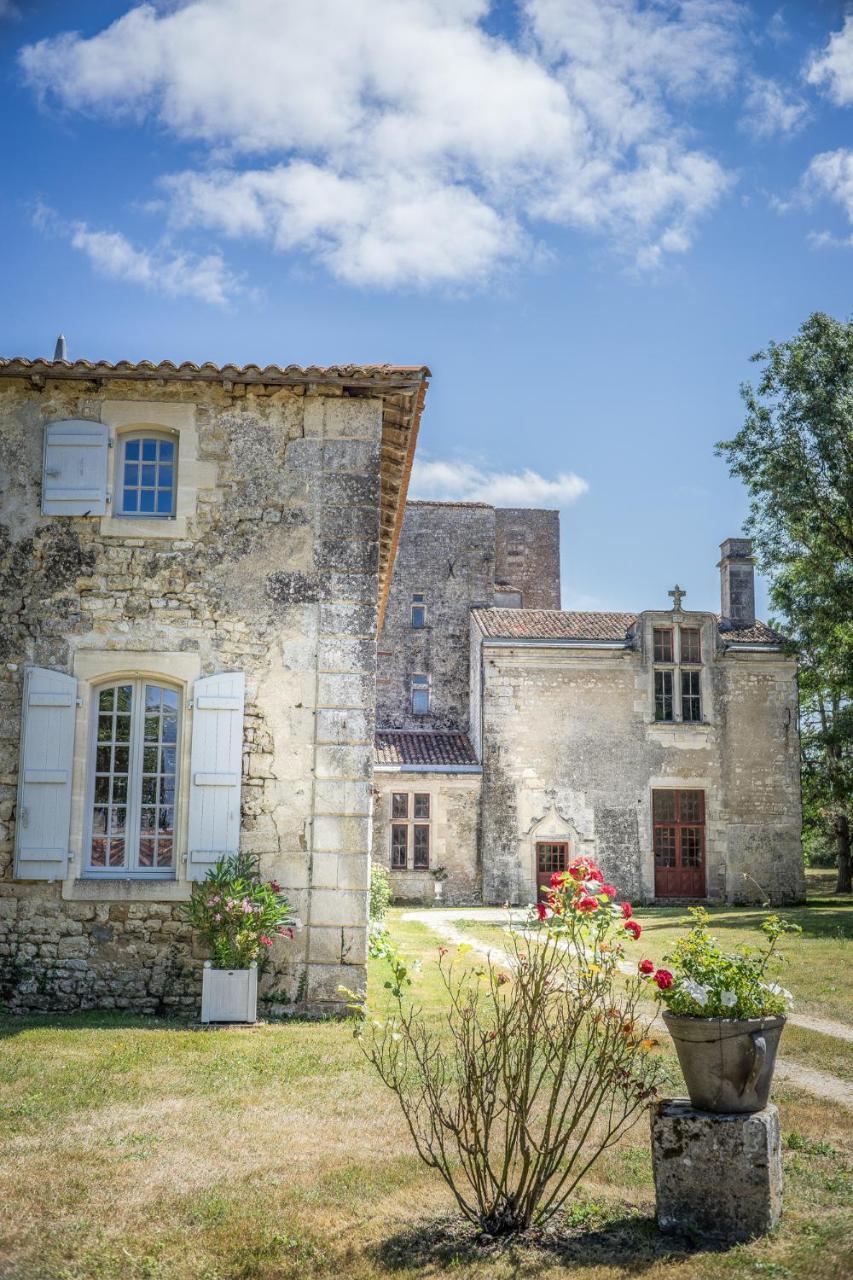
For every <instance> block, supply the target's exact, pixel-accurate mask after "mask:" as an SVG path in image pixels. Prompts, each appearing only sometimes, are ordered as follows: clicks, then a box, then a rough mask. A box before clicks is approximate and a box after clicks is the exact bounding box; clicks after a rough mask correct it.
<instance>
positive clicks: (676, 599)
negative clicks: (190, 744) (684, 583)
mask: <svg viewBox="0 0 853 1280" xmlns="http://www.w3.org/2000/svg"><path fill="white" fill-rule="evenodd" d="M666 594H667V595H668V596H672V600H673V604H672V608H673V611H674V612H678V611H679V610H680V609H681V601H682V600H683V599H684V597H685V596H686V595H687V592H686V591H685V590H684V588H683V587H680V586H679V585H678V583H677V582H676V584H675V586H674V587H673V588H672V590H671V591H667V593H666Z"/></svg>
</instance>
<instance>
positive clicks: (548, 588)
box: [495, 507, 560, 609]
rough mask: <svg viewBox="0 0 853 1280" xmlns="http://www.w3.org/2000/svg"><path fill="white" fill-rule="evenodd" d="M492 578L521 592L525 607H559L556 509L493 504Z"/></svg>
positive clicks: (558, 527)
mask: <svg viewBox="0 0 853 1280" xmlns="http://www.w3.org/2000/svg"><path fill="white" fill-rule="evenodd" d="M495 578H496V579H497V580H498V581H503V582H509V583H511V584H512V586H514V587H516V588H517V589H518V590H519V591H520V592H521V597H522V604H523V606H524V608H525V609H559V608H560V513H559V511H544V510H539V509H537V508H529V507H497V508H495Z"/></svg>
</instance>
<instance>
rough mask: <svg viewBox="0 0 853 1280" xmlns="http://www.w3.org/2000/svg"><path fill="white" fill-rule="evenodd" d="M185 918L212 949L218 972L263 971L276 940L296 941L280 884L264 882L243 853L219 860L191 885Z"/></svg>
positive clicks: (253, 860) (290, 911)
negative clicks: (227, 970)
mask: <svg viewBox="0 0 853 1280" xmlns="http://www.w3.org/2000/svg"><path fill="white" fill-rule="evenodd" d="M181 914H182V916H183V918H184V919H185V920H186V921H187V923H188V924H190V925H192V927H193V929H195V930H196V931H197V932H198V933H200V934H201V936H202V938H203V939H204V940H205V942H206V943H207V945H208V946H209V947H210V950H211V951H212V953H213V961H214V964H215V966H216V968H217V969H248V968H249V966H250V965H251V964H257V965H258V968H259V969H263V967H264V961H265V959H266V957H267V955H268V953H269V949H270V947H271V946H272V945H273V941H274V939H275V938H276V937H285V938H292V937H293V932H294V926H295V923H296V918H295V916H294V913H293V911H292V909H291V906H290V903H289V902H288V901H287V898H286V897H285V896H284V894H283V893H282V891H281V886H280V885H279V884H278V882H277V881H275V880H264V879H262V877H261V874H260V871H259V869H258V860H257V858H253V857H251V856H249V855H248V854H242V853H238V854H235V855H233V856H232V857H229V858H220V860H219V861H218V862H217V863H216V865H215V866H213V867H211V869H210V870H209V871H208V873H207V875H206V876H205V878H204V880H202V881H200V882H198V883H196V884H194V885H193V887H192V896H191V898H190V900H189V902H187V903H186V904H184V906H183V908H182V912H181Z"/></svg>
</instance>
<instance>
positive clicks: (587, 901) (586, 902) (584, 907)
mask: <svg viewBox="0 0 853 1280" xmlns="http://www.w3.org/2000/svg"><path fill="white" fill-rule="evenodd" d="M597 910H598V903H597V902H596V900H595V898H590V897H589V895H588V894H584V896H583V897H582V898H581V899H580V901H579V902H578V911H583V912H584V913H585V914H587V915H589V914H591V913H592V912H593V911H597Z"/></svg>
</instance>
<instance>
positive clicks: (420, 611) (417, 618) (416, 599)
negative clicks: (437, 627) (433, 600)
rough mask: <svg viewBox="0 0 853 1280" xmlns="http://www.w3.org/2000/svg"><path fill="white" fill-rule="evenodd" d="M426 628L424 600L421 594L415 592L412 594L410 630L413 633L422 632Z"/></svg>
mask: <svg viewBox="0 0 853 1280" xmlns="http://www.w3.org/2000/svg"><path fill="white" fill-rule="evenodd" d="M425 626H426V599H425V597H424V595H423V592H420V591H415V592H413V594H412V629H413V630H414V631H422V630H423V628H424V627H425Z"/></svg>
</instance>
